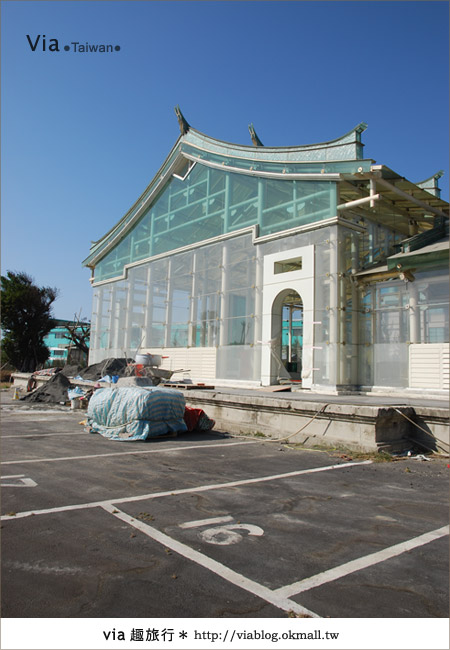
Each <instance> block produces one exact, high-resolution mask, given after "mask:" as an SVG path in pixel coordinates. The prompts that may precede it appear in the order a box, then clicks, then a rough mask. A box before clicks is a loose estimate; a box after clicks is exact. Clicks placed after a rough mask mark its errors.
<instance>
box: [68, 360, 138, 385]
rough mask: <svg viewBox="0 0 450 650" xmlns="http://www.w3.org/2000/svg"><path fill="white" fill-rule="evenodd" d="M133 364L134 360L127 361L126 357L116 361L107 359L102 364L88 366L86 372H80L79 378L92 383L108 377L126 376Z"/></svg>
mask: <svg viewBox="0 0 450 650" xmlns="http://www.w3.org/2000/svg"><path fill="white" fill-rule="evenodd" d="M131 363H133V359H126V358H124V357H122V358H119V359H115V358H110V359H105V360H104V361H100V363H94V364H93V365H92V366H88V367H87V368H86V369H85V370H81V371H80V372H79V376H80V377H81V378H82V379H88V380H90V381H98V380H99V379H101V378H102V377H105V376H106V375H110V376H113V375H118V376H119V377H123V376H125V372H126V369H127V367H128V366H129V365H130V364H131Z"/></svg>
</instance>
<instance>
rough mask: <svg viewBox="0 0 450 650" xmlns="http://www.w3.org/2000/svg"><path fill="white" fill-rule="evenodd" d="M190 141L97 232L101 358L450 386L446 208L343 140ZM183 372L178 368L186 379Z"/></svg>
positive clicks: (200, 369)
mask: <svg viewBox="0 0 450 650" xmlns="http://www.w3.org/2000/svg"><path fill="white" fill-rule="evenodd" d="M178 118H179V123H180V132H181V133H180V136H179V138H178V140H177V141H176V143H175V145H174V147H173V148H172V150H171V151H170V153H169V155H168V156H167V158H166V160H165V162H164V163H163V165H162V167H161V168H160V169H159V171H158V172H157V174H156V175H155V177H154V178H153V180H152V181H151V183H150V184H149V186H148V187H147V188H146V189H145V191H144V192H143V194H142V195H141V196H140V197H139V198H138V199H137V201H136V202H135V203H134V205H133V206H132V207H131V208H130V210H129V211H128V212H127V213H126V214H125V215H124V217H123V218H122V219H121V220H120V221H119V222H118V223H117V224H116V225H115V226H114V227H113V228H112V229H111V230H110V231H109V232H108V233H106V234H105V235H104V237H102V239H100V240H99V241H98V242H95V243H94V244H93V245H92V247H91V251H90V254H89V256H88V257H87V259H86V260H85V261H84V264H85V265H86V266H88V267H90V268H91V270H92V278H91V282H92V286H93V292H94V296H93V310H92V324H91V341H90V357H89V362H90V363H96V362H98V361H101V360H103V359H105V358H108V357H123V356H132V357H133V356H134V355H135V353H136V351H137V350H139V352H140V353H142V352H152V353H155V354H161V355H162V356H163V357H165V359H164V363H163V367H165V368H168V369H171V370H180V369H183V370H184V371H185V373H184V376H186V375H188V376H189V377H190V378H191V379H192V380H194V381H199V382H202V381H203V382H208V383H211V382H214V383H215V384H216V385H224V386H226V385H233V386H238V385H242V386H259V385H271V384H277V383H280V382H286V381H288V382H289V381H292V382H298V384H299V385H300V386H301V387H302V388H304V389H310V390H311V389H312V390H317V391H325V392H326V391H328V392H329V391H333V392H334V391H339V390H377V389H384V390H385V389H386V388H395V389H396V390H398V389H401V390H405V389H421V390H422V389H423V390H427V389H428V390H430V391H435V392H436V391H441V390H442V391H445V390H447V389H448V340H449V339H448V336H449V324H448V320H449V318H448V203H446V202H445V201H443V200H441V198H440V191H439V187H438V179H439V177H440V176H441V175H442V172H438V173H437V174H435V175H434V176H432V177H430V178H429V179H427V180H425V181H422V182H419V183H412V182H410V181H408V180H406V179H405V178H403V177H402V176H400V175H399V174H397V173H395V172H394V171H392V170H391V169H389V168H388V167H386V166H384V165H380V164H376V163H375V161H374V160H372V159H368V158H365V157H364V156H363V147H364V145H363V144H362V142H361V134H362V133H363V132H364V130H365V129H366V126H367V125H366V124H364V123H361V124H359V125H358V126H356V127H355V128H354V129H352V130H351V131H350V132H348V133H347V134H345V135H344V136H342V137H340V138H338V139H336V140H333V141H330V142H323V143H318V144H311V145H302V146H294V147H266V146H263V145H262V143H261V142H260V140H259V138H258V137H257V135H256V133H255V131H254V129H253V126H252V125H251V126H250V134H251V136H252V140H253V144H252V145H248V146H247V145H237V144H231V143H228V142H222V141H219V140H216V139H213V138H211V137H209V136H206V135H204V134H202V133H200V132H199V131H197V130H195V129H193V128H192V127H190V126H189V125H188V124H187V122H186V120H185V119H184V118H183V116H182V115H181V113H180V112H179V111H178ZM177 378H178V379H180V378H182V376H181V375H178V376H177V375H175V376H174V379H177Z"/></svg>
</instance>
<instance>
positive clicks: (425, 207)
mask: <svg viewBox="0 0 450 650" xmlns="http://www.w3.org/2000/svg"><path fill="white" fill-rule="evenodd" d="M376 182H377V183H378V184H379V185H382V186H383V187H386V188H387V189H388V190H390V191H391V192H394V193H395V194H398V196H401V197H402V198H404V199H406V200H407V201H410V202H411V203H415V204H416V205H418V206H419V207H421V208H422V209H423V210H425V211H426V212H431V213H432V214H436V215H438V216H439V217H446V218H448V215H447V214H445V212H442V210H439V209H438V208H434V207H433V206H432V205H430V204H429V203H424V202H423V201H421V200H420V199H416V197H415V196H413V195H412V194H408V193H407V192H404V191H403V190H401V189H399V188H398V187H397V186H396V185H392V183H389V181H386V180H385V179H384V178H377V181H376Z"/></svg>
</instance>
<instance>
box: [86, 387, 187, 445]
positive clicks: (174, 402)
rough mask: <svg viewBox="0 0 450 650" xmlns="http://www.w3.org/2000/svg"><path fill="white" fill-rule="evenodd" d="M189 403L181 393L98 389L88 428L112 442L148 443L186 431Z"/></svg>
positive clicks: (155, 388)
mask: <svg viewBox="0 0 450 650" xmlns="http://www.w3.org/2000/svg"><path fill="white" fill-rule="evenodd" d="M184 410H185V399H184V396H183V394H182V393H181V392H180V391H177V390H174V389H171V388H159V387H158V386H152V387H148V388H141V387H138V386H136V387H125V386H124V387H117V388H101V389H97V390H96V391H95V392H94V394H93V395H92V397H91V399H90V401H89V406H88V411H87V422H86V428H87V429H88V430H89V431H91V432H95V433H100V434H101V435H102V436H105V437H106V438H110V439H111V440H124V441H132V440H146V439H147V438H155V437H157V436H162V435H166V434H168V433H173V432H181V431H186V430H187V427H186V424H185V422H184V419H183V416H184Z"/></svg>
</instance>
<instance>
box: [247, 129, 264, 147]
mask: <svg viewBox="0 0 450 650" xmlns="http://www.w3.org/2000/svg"><path fill="white" fill-rule="evenodd" d="M248 130H249V131H250V137H251V139H252V142H253V144H254V145H255V147H264V145H263V143H262V142H261V140H260V139H259V138H258V136H257V135H256V131H255V127H254V126H253V124H249V125H248Z"/></svg>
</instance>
